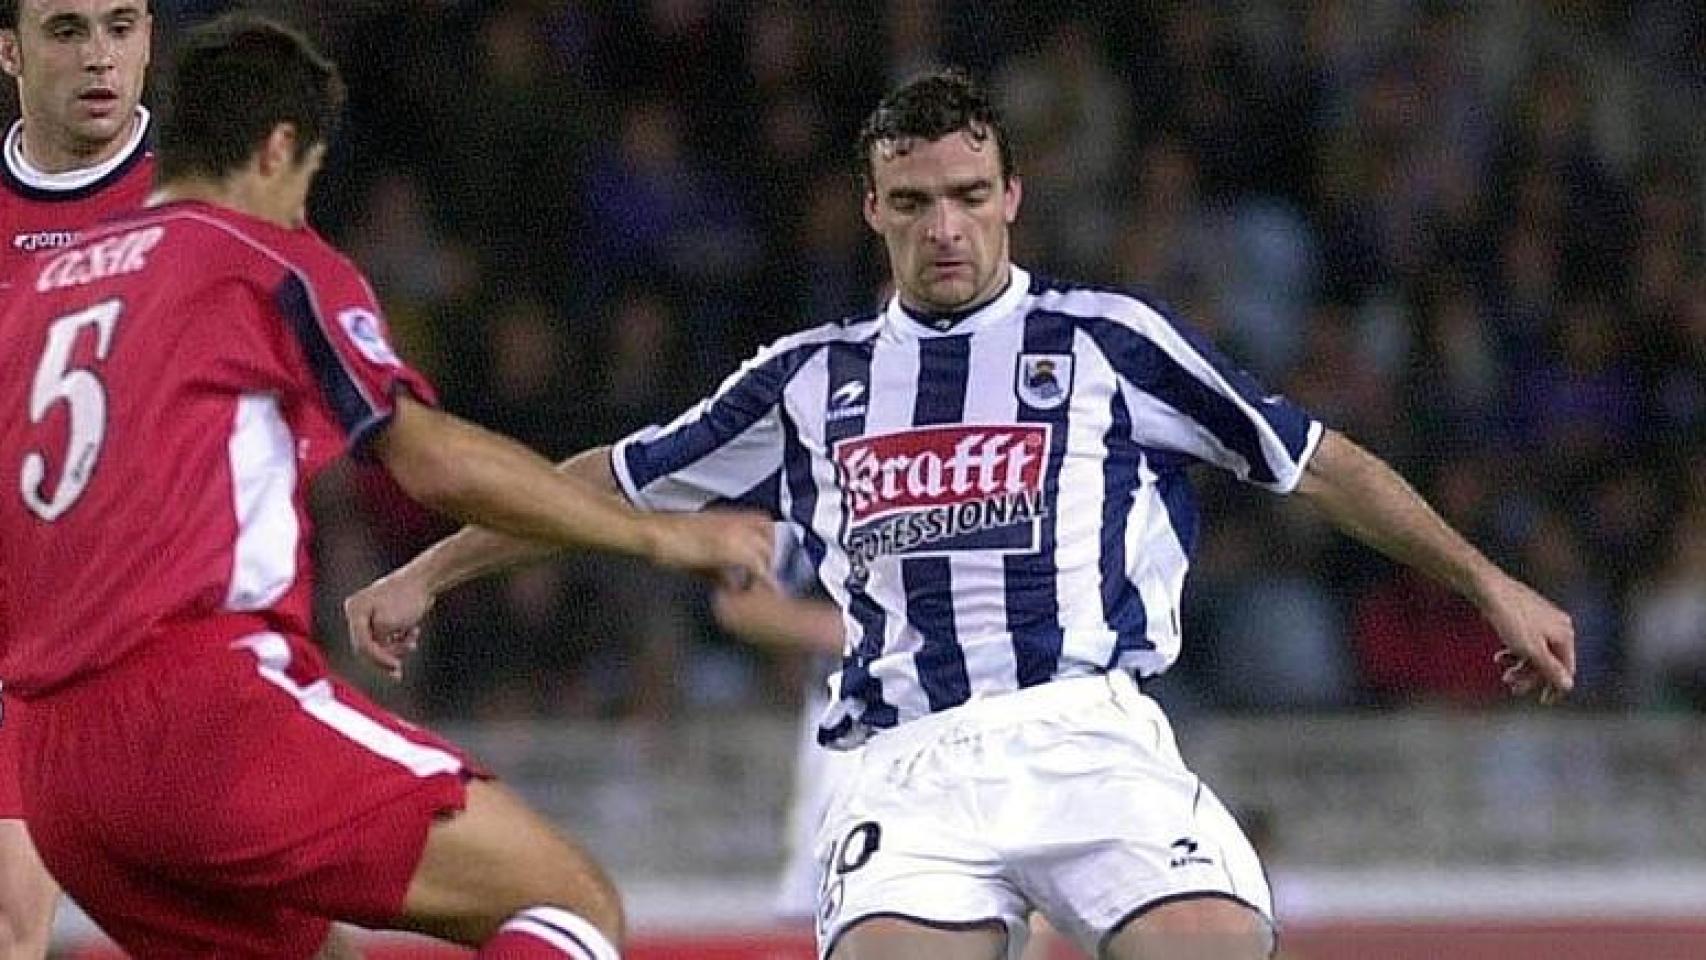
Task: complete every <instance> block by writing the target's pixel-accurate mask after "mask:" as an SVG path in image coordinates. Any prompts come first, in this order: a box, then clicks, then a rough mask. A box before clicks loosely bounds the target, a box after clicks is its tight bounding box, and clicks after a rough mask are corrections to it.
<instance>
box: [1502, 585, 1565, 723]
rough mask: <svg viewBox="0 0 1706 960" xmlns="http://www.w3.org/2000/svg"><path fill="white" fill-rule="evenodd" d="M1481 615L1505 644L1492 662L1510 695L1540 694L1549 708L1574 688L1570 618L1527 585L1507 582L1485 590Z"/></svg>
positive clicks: (1542, 700) (1541, 700) (1541, 699)
mask: <svg viewBox="0 0 1706 960" xmlns="http://www.w3.org/2000/svg"><path fill="white" fill-rule="evenodd" d="M1481 612H1482V613H1483V614H1485V615H1486V617H1487V620H1488V622H1490V623H1491V624H1492V625H1493V629H1494V630H1497V631H1498V633H1499V637H1500V639H1502V640H1503V641H1504V644H1505V646H1504V649H1503V650H1500V651H1499V652H1498V653H1497V654H1495V655H1494V656H1493V660H1494V663H1496V664H1497V665H1498V666H1499V667H1500V669H1501V670H1502V671H1503V673H1502V674H1501V679H1502V680H1503V681H1504V684H1505V688H1506V689H1508V690H1509V691H1510V692H1511V694H1512V695H1514V696H1518V697H1526V696H1528V695H1529V694H1531V693H1535V692H1536V691H1538V692H1539V696H1540V702H1541V703H1543V704H1553V703H1556V702H1558V701H1559V700H1561V699H1563V697H1564V695H1565V694H1568V693H1569V692H1570V690H1571V689H1573V688H1574V687H1575V685H1576V628H1575V625H1574V624H1572V623H1571V621H1570V615H1569V614H1567V613H1565V612H1564V611H1563V610H1560V609H1559V608H1558V607H1557V606H1556V605H1555V604H1553V603H1552V602H1551V601H1550V600H1547V599H1546V598H1545V597H1543V596H1541V595H1540V594H1538V593H1536V592H1534V591H1533V590H1531V589H1529V587H1527V586H1526V585H1524V584H1522V583H1520V582H1518V581H1516V580H1514V579H1512V578H1510V577H1508V576H1502V575H1501V576H1500V578H1499V581H1498V582H1497V583H1495V584H1494V585H1493V587H1492V588H1491V589H1489V590H1488V591H1487V592H1486V594H1485V597H1484V599H1483V602H1482V604H1481Z"/></svg>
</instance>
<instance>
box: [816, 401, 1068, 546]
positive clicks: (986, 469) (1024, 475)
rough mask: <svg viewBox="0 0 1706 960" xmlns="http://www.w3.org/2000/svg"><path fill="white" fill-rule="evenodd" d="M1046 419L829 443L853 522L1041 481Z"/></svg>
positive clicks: (1034, 486)
mask: <svg viewBox="0 0 1706 960" xmlns="http://www.w3.org/2000/svg"><path fill="white" fill-rule="evenodd" d="M1048 434H1049V427H1048V425H1046V424H1038V425H1035V426H1032V425H1028V424H1002V425H999V426H996V425H991V426H952V427H920V428H918V429H916V430H905V431H902V432H900V433H890V434H884V435H882V436H876V437H856V438H854V439H851V440H843V441H841V442H840V443H838V444H836V445H835V465H836V469H837V470H838V471H839V472H840V474H841V478H842V485H843V489H844V490H846V492H847V499H848V505H849V507H850V509H851V510H852V521H853V523H854V524H860V523H864V522H865V521H867V520H873V519H876V518H878V517H882V516H884V515H886V514H889V513H893V512H895V511H899V510H918V509H924V508H927V507H936V506H944V505H948V504H955V503H964V502H966V501H968V500H984V499H987V498H990V497H999V496H1003V495H1009V494H1015V493H1022V492H1027V491H1029V492H1032V493H1035V492H1037V491H1040V490H1041V489H1042V478H1043V463H1044V461H1045V460H1047V458H1048V457H1047V454H1048V441H1049V435H1048Z"/></svg>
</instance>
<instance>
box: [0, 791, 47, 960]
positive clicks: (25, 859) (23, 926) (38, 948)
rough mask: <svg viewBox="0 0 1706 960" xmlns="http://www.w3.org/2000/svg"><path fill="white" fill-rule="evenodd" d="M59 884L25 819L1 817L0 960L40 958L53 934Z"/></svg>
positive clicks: (33, 959)
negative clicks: (32, 838)
mask: <svg viewBox="0 0 1706 960" xmlns="http://www.w3.org/2000/svg"><path fill="white" fill-rule="evenodd" d="M58 902H59V885H58V884H56V883H54V882H53V877H52V876H51V875H49V874H48V872H47V867H45V866H43V865H42V862H41V857H39V856H38V855H37V854H36V848H35V844H33V843H31V842H30V834H29V830H27V829H26V828H25V826H24V821H22V820H0V960H41V958H43V957H45V956H47V945H48V940H49V939H50V938H51V937H52V935H53V911H54V907H55V905H56V904H57V903H58Z"/></svg>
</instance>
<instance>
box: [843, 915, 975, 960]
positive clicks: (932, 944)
mask: <svg viewBox="0 0 1706 960" xmlns="http://www.w3.org/2000/svg"><path fill="white" fill-rule="evenodd" d="M1006 955H1007V929H1006V927H1005V926H1003V925H1002V924H1001V923H999V922H992V923H985V924H978V925H975V926H969V927H965V928H961V929H949V928H944V927H933V926H926V925H924V924H921V923H914V922H912V921H910V920H903V919H901V918H899V917H870V918H868V919H865V920H861V921H859V922H858V923H856V924H854V925H853V926H852V927H850V928H848V930H847V932H845V933H843V934H842V935H841V937H840V939H839V940H837V941H836V942H835V946H834V948H833V949H832V950H831V952H830V955H829V957H830V960H1002V958H1003V957H1005V956H1006Z"/></svg>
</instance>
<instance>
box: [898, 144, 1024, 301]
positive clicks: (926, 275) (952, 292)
mask: <svg viewBox="0 0 1706 960" xmlns="http://www.w3.org/2000/svg"><path fill="white" fill-rule="evenodd" d="M903 146H904V149H897V148H896V145H895V144H892V143H878V144H876V145H875V146H873V147H872V148H871V150H872V155H871V189H870V191H868V192H867V193H866V194H865V221H866V222H867V223H869V224H870V225H871V229H873V230H875V231H876V232H877V233H879V234H882V237H883V243H884V244H885V245H886V246H887V247H888V252H889V268H890V269H891V270H892V271H893V273H894V282H895V288H896V289H897V290H898V291H899V293H900V298H901V301H902V302H904V303H906V304H907V305H908V306H912V307H916V308H919V309H922V310H928V311H933V312H943V311H951V310H964V309H966V308H969V307H975V306H980V305H982V304H983V303H984V302H986V301H988V300H991V299H993V298H994V297H995V296H996V295H998V294H999V293H1000V292H1001V289H1002V286H1003V285H1004V284H1005V283H1006V282H1007V266H1008V237H1007V233H1008V227H1009V226H1010V225H1011V224H1012V223H1013V220H1014V218H1015V217H1017V216H1018V214H1019V194H1020V190H1019V181H1018V180H1017V179H1011V178H1006V177H1003V176H1002V175H1001V156H1000V152H999V148H998V147H997V146H996V144H995V140H994V139H993V137H984V138H977V137H973V136H972V135H971V134H969V133H965V132H961V133H951V134H949V135H947V136H945V137H943V138H942V139H940V140H928V141H924V140H917V141H910V142H908V143H906V144H904V145H903Z"/></svg>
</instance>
